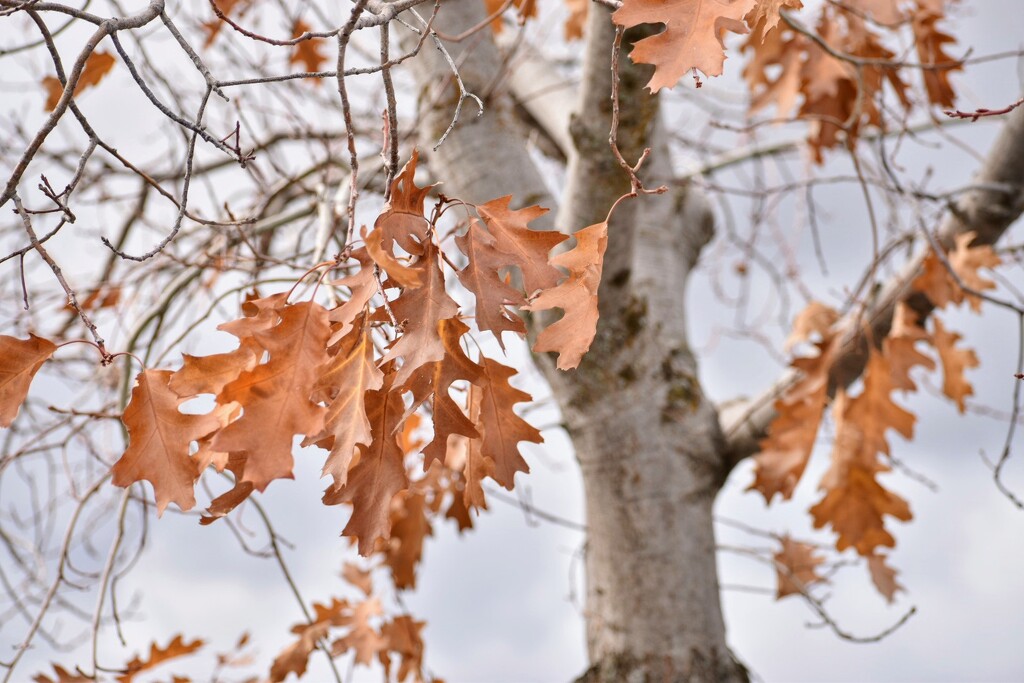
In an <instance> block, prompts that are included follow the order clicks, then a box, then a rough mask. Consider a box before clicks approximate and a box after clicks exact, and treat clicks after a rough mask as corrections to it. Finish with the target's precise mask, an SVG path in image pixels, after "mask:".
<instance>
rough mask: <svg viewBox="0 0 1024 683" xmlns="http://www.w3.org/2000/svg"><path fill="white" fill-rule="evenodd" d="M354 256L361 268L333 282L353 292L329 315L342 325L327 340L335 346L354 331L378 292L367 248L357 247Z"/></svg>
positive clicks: (331, 319)
mask: <svg viewBox="0 0 1024 683" xmlns="http://www.w3.org/2000/svg"><path fill="white" fill-rule="evenodd" d="M352 258H354V259H356V260H357V261H359V270H357V271H356V272H355V273H353V274H351V275H349V276H348V277H344V278H342V279H340V280H335V281H334V282H332V283H331V285H333V286H335V287H348V288H349V292H351V294H350V296H349V298H348V301H346V302H345V303H343V304H342V305H340V306H338V307H337V308H334V309H331V312H330V314H329V315H328V318H329V319H330V321H331V322H332V323H340V325H341V326H340V327H337V328H336V329H335V330H334V332H333V333H332V334H331V338H330V339H329V340H328V341H327V345H328V346H334V345H335V344H337V343H338V340H339V339H341V338H342V337H345V336H347V335H348V333H349V332H351V331H352V328H353V327H354V321H355V319H356V318H357V317H359V315H360V314H361V313H363V312H364V311H365V310H366V306H367V304H369V303H370V299H372V298H373V295H374V294H376V293H377V289H378V287H377V279H376V278H375V277H374V275H373V260H372V259H371V258H370V255H369V254H367V253H366V249H356V250H355V251H353V252H352Z"/></svg>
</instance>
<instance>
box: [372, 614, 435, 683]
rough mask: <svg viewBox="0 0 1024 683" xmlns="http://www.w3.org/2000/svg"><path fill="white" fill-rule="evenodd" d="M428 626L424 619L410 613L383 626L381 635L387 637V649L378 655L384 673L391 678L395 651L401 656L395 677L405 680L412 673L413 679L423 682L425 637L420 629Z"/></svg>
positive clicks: (418, 682) (419, 682) (417, 682)
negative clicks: (411, 615) (391, 655)
mask: <svg viewBox="0 0 1024 683" xmlns="http://www.w3.org/2000/svg"><path fill="white" fill-rule="evenodd" d="M424 626H426V622H424V621H415V620H413V618H412V617H410V616H408V615H401V616H398V617H395V618H394V619H392V620H391V621H389V622H388V623H386V624H384V625H383V626H382V627H381V635H383V636H384V637H385V638H387V641H388V646H387V650H382V651H381V652H380V654H379V655H378V657H379V659H380V663H381V664H382V665H383V666H384V675H385V677H387V678H388V680H390V676H391V657H390V656H389V653H391V652H393V653H395V654H397V655H398V656H399V658H400V663H399V666H398V672H397V673H396V674H395V679H396V680H398V681H404V680H405V679H407V678H408V677H409V676H410V675H411V676H412V677H413V681H415V682H416V683H421V682H422V681H424V680H425V679H424V677H423V638H422V636H420V631H422V630H423V627H424Z"/></svg>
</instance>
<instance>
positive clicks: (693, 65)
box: [612, 0, 755, 92]
mask: <svg viewBox="0 0 1024 683" xmlns="http://www.w3.org/2000/svg"><path fill="white" fill-rule="evenodd" d="M754 3H755V0H667V1H666V0H624V2H623V3H622V6H621V7H619V9H617V10H615V13H614V14H612V20H613V21H614V22H615V23H616V24H618V25H619V26H624V27H626V28H631V27H633V26H638V25H640V24H665V30H664V31H662V32H661V33H659V34H657V35H653V36H649V37H647V38H644V39H643V40H639V41H637V43H636V44H635V45H634V46H633V51H632V52H630V55H629V56H630V58H631V59H632V60H633V61H634V62H636V63H638V64H653V65H654V76H652V77H651V80H650V82H649V83H648V84H647V87H649V88H650V89H651V92H658V91H659V90H661V89H662V88H665V87H669V88H671V87H672V86H673V85H675V84H676V83H677V82H678V81H679V79H680V78H682V77H683V76H685V75H686V73H687V72H688V71H690V69H698V70H699V71H702V72H703V73H704V74H705V75H707V76H719V75H721V73H722V66H723V64H724V63H725V43H724V41H723V38H724V35H725V32H726V31H731V32H733V33H740V34H743V33H746V32H747V26H746V24H744V23H743V17H744V16H746V15H747V13H748V12H750V10H751V9H752V8H753V7H754Z"/></svg>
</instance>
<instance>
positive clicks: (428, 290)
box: [381, 241, 459, 387]
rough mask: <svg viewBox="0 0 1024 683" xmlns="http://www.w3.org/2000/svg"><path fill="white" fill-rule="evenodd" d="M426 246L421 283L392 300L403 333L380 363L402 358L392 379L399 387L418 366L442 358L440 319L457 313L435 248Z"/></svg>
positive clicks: (443, 347)
mask: <svg viewBox="0 0 1024 683" xmlns="http://www.w3.org/2000/svg"><path fill="white" fill-rule="evenodd" d="M425 247H426V253H425V254H424V257H423V261H422V267H421V268H420V272H422V273H423V280H422V286H419V287H416V288H413V289H406V290H405V291H403V292H402V295H401V296H399V297H398V298H397V299H395V300H394V301H393V302H391V308H392V310H393V312H394V315H395V318H396V319H397V320H398V322H399V324H401V326H402V336H401V337H399V338H398V340H397V341H396V342H395V343H394V344H392V346H391V348H390V349H388V352H387V354H385V356H384V358H383V359H381V362H382V363H386V362H388V361H390V360H392V359H395V358H399V357H401V358H402V359H403V363H402V367H401V368H399V370H398V375H397V377H396V378H395V385H396V386H398V387H402V386H404V385H405V383H406V382H407V381H408V379H409V377H411V376H412V373H413V372H414V371H415V370H416V369H417V368H419V367H420V366H423V365H426V364H427V363H432V362H434V361H439V360H441V359H442V358H444V354H445V346H444V340H442V338H441V333H440V331H439V325H440V323H441V321H442V320H445V319H447V318H454V317H455V316H456V315H458V313H459V305H458V304H457V303H455V300H454V299H452V298H451V297H450V296H449V295H448V292H447V291H446V290H445V281H444V275H443V273H442V272H441V264H440V258H439V252H438V249H437V247H436V246H434V244H433V243H431V242H429V241H428V242H427V244H426V245H425Z"/></svg>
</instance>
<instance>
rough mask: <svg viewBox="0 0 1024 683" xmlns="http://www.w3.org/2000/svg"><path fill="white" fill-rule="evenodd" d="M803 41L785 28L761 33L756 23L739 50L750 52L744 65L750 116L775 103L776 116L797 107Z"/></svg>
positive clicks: (802, 60)
mask: <svg viewBox="0 0 1024 683" xmlns="http://www.w3.org/2000/svg"><path fill="white" fill-rule="evenodd" d="M805 41H806V38H804V36H802V35H799V34H797V33H795V32H794V31H792V30H789V29H788V28H786V29H785V30H783V29H782V28H780V29H779V30H777V31H768V32H767V33H766V32H765V30H764V24H755V25H754V30H753V33H752V34H751V36H750V38H749V39H748V40H747V41H746V42H745V43H744V44H743V47H742V48H741V50H742V51H744V52H746V51H748V50H749V51H751V55H750V58H749V59H748V60H747V63H746V64H745V65H744V66H743V78H744V80H746V82H747V87H748V88H749V90H750V93H751V96H752V97H751V100H750V113H751V114H754V113H756V112H757V111H759V110H761V109H763V108H765V107H767V106H769V105H771V104H774V105H775V106H776V115H777V116H778V117H780V118H781V117H786V116H789V115H790V113H791V112H792V111H793V109H794V108H795V107H796V102H797V98H798V97H799V95H800V86H801V83H802V70H803V62H804V55H805V53H806V46H805V45H804V43H805Z"/></svg>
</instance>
